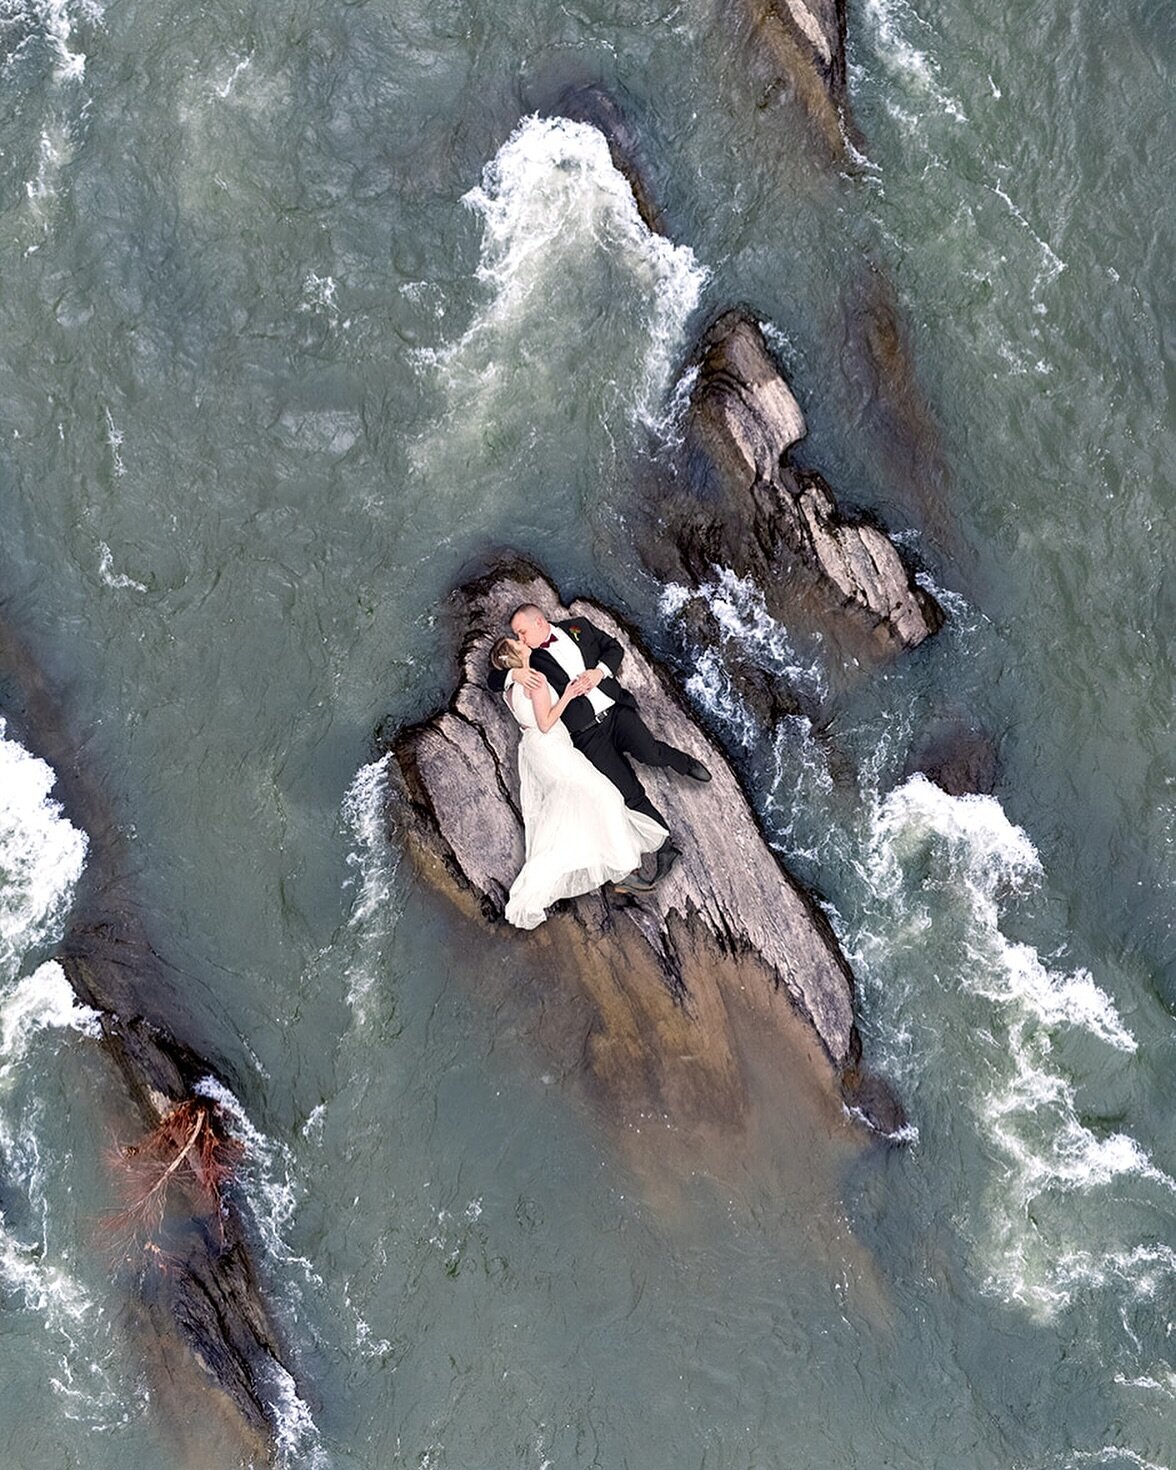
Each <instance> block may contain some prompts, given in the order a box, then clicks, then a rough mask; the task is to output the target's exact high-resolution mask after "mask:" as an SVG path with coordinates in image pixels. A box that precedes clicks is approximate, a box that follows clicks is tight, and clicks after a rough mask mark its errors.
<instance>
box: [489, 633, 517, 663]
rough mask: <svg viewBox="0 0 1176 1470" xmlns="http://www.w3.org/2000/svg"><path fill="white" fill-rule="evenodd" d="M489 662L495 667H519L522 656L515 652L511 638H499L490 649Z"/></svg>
mask: <svg viewBox="0 0 1176 1470" xmlns="http://www.w3.org/2000/svg"><path fill="white" fill-rule="evenodd" d="M490 662H491V663H492V664H493V665H494V667H495V668H496V669H521V668H522V666H523V660H522V656H521V655H520V654H519V653H518V652H516V650H515V646H514V639H513V638H500V639H499V640H498V642H497V643H496V644H495V645H494V647H493V648H492V649H491V650H490Z"/></svg>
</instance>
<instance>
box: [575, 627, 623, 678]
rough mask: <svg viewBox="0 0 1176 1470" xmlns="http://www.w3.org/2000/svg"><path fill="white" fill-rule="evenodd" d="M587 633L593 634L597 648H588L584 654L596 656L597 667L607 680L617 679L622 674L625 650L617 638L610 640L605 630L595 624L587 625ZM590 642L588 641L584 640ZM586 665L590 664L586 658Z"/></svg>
mask: <svg viewBox="0 0 1176 1470" xmlns="http://www.w3.org/2000/svg"><path fill="white" fill-rule="evenodd" d="M585 631H587V632H591V633H592V634H593V635H594V636H593V640H592V641H593V642H594V643H595V645H596V646H595V648H586V649H585V650H584V652H585V653H586V654H587V655H588V656H589V657H592V655H593V654H595V667H596V668H598V669H599V670H600V672H601V674H602V675H603V677H604V678H606V679H615V678H616V677H617V674H618V673H619V672H620V667H621V660H622V659H623V658H624V656H625V650H624V649H623V648H622V647H621V645H620V644H619V643H618V642H617V640H616V639H615V638H610V637H609V635H608V634H607V633H606V632H604V630H603V629H601V628H598V627H596V625H595V624H594V623H587V624H585ZM584 641H585V642H588V640H587V639H585V640H584ZM584 662H585V663H587V662H588V659H587V658H586V659H585V660H584Z"/></svg>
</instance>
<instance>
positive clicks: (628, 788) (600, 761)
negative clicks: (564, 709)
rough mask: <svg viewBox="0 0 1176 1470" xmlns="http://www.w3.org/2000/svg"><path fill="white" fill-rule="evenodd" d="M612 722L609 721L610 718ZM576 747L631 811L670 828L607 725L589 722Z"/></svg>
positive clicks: (576, 739) (577, 738)
mask: <svg viewBox="0 0 1176 1470" xmlns="http://www.w3.org/2000/svg"><path fill="white" fill-rule="evenodd" d="M609 723H611V721H610V722H609ZM575 746H576V749H577V750H580V751H583V753H584V754H585V755H586V756H587V757H588V759H589V760H590V761H591V762H592V764H593V765H594V766H595V767H596V769H597V770H598V771H599V772H600V773H601V774H602V775H604V776H607V777H608V779H609V780H610V781H611V782H612V783H613V785H614V786H615V787H616V788H617V790H618V791H619V792H620V793H621V799H622V800H623V801H624V803H625V805H626V806H627V807H628V808H629V810H630V811H634V812H641V814H642V815H643V816H646V817H652V818H653V820H654V821H655V822H657V823H658V825H659V826H662V827H664V828H665V829H666V831H667V832H669V830H670V824H669V822H667V821H666V819H665V817H663V816H662V814H661V812H659V811H658V809H657V807H655V806H654V804H653V802H652V801H650V799H649V797H648V796H646V794H645V787H644V786H642V784H641V782H640V781H638V779H637V777H636V775H635V774H634V772H633V767H632V766H631V765H630V764H629V762H628V761H627V760H626V759H625V757H624V756H623V755H622V754H621V752H620V751H619V750H618V749H617V747H616V743H615V742H614V741H613V739H612V738H611V736H610V734H609V731H608V728H607V726H606V725H591V726H589V728H588V729H587V730H586V731H581V732H580V733H579V734H577V735H576V736H575Z"/></svg>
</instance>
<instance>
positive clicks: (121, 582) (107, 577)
mask: <svg viewBox="0 0 1176 1470" xmlns="http://www.w3.org/2000/svg"><path fill="white" fill-rule="evenodd" d="M98 558H99V559H98V575H99V576H100V577H101V578H102V581H103V582H104V583H105V585H106V586H107V587H113V588H114V589H115V590H116V591H122V590H123V589H124V588H133V589H134V591H136V592H146V591H147V588H146V586H145V584H144V583H142V582H136V581H135V579H134V577H128V576H127V575H126V573H125V572H116V571H115V570H114V552H112V551H111V549H110V547H109V546H107V544H106V542H105V541H99V543H98Z"/></svg>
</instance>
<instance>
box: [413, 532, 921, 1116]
mask: <svg viewBox="0 0 1176 1470" xmlns="http://www.w3.org/2000/svg"><path fill="white" fill-rule="evenodd" d="M522 602H535V603H537V604H538V605H539V606H541V607H543V608H544V609H546V610H547V612H548V614H549V616H551V617H552V618H563V617H573V616H578V617H583V618H586V619H588V620H589V621H591V622H593V623H595V624H596V625H597V626H598V627H600V628H603V629H605V630H606V631H607V632H609V633H610V634H612V635H613V636H614V637H616V638H617V639H618V640H619V641H620V642H621V643H622V645H623V646H624V648H625V659H624V663H623V664H622V667H621V671H620V679H621V682H622V683H623V684H624V685H625V687H626V688H628V689H629V690H630V691H631V692H632V693H633V694H634V695H635V696H636V698H637V701H638V703H639V705H640V709H641V714H642V718H643V719H644V720H645V722H646V723H647V725H648V726H649V728H650V729H651V730H653V731H654V733H655V734H657V735H658V736H659V737H660V738H661V739H663V740H666V741H668V742H669V743H670V744H672V745H676V746H679V747H681V748H682V749H685V750H687V751H689V752H690V753H691V754H693V755H695V756H696V757H697V758H698V759H700V760H702V761H703V762H704V763H705V764H706V765H707V766H708V767H709V768H710V770H711V772H712V775H713V779H712V781H711V782H709V783H707V784H705V785H703V784H699V783H696V782H693V781H689V780H687V779H684V778H682V777H680V776H677V775H675V774H673V773H672V772H662V771H654V770H650V769H649V768H647V767H640V768H639V774H640V776H641V779H642V781H643V782H644V783H645V785H646V787H647V789H648V791H649V794H650V797H651V799H652V800H653V801H654V803H655V804H656V805H657V806H659V807H660V808H661V810H663V811H664V812H665V813H666V815H667V817H668V818H669V820H670V822H671V827H672V831H673V836H674V840H675V842H676V843H677V845H678V846H679V847H681V848H682V850H683V857H682V858H681V860H680V861H679V862H678V864H677V866H676V867H675V869H674V870H673V872H672V873H671V874H670V875H669V877H667V878H666V879H664V880H663V881H662V882H661V883H660V884H659V885H658V887H657V888H656V889H655V890H654V891H653V892H652V893H650V894H643V895H641V896H640V899H639V900H638V901H635V902H632V903H630V904H627V905H626V906H623V907H622V906H620V903H619V900H618V899H616V898H615V897H614V898H613V899H612V900H611V901H609V900H608V899H606V898H605V897H604V896H602V895H601V894H591V895H587V896H584V897H582V898H578V899H575V900H572V901H571V902H570V903H569V904H566V905H561V906H559V907H558V908H557V909H555V910H553V911H551V912H550V913H549V916H548V919H547V921H546V922H545V923H544V924H543V925H541V926H540V928H539V929H538V930H536V931H534V933H533V934H531V935H524V934H520V933H517V931H513V930H509V929H508V928H507V926H506V925H505V922H504V921H503V919H502V914H503V909H504V906H505V900H506V894H507V891H508V889H509V886H510V883H511V881H512V880H513V878H514V876H515V874H516V873H517V872H518V870H519V868H520V866H521V865H522V861H523V832H522V823H521V819H520V815H519V808H518V775H517V748H518V731H517V727H516V725H515V722H514V720H513V718H512V716H511V715H510V712H509V711H508V709H507V708H506V705H505V703H504V701H503V699H502V697H501V695H496V694H493V693H491V692H490V691H489V690H488V689H487V687H486V683H485V681H486V675H487V655H488V652H489V649H490V646H491V644H492V643H493V641H494V639H495V638H497V637H499V636H501V633H502V632H503V631H504V629H505V628H506V626H507V619H508V617H509V614H510V612H511V610H512V609H513V608H514V607H516V606H517V605H518V604H520V603H522ZM453 611H454V613H455V616H456V620H457V622H458V624H459V626H460V627H461V628H463V629H464V630H465V641H464V644H463V647H462V651H461V658H460V677H459V682H458V686H457V689H456V691H455V693H454V695H453V698H452V700H451V701H450V704H449V707H448V708H447V709H446V710H444V711H442V712H441V713H440V714H437V715H435V716H434V717H433V718H431V719H429V720H426V721H424V722H423V723H421V724H417V725H414V726H412V727H410V728H408V729H405V730H402V731H400V732H399V733H398V734H397V735H396V736H395V737H393V740H392V742H391V748H392V751H393V755H394V765H392V766H391V767H390V769H391V771H392V776H391V783H390V792H391V795H390V819H391V823H392V826H393V830H394V832H395V833H396V835H397V836H398V837H399V838H400V839H401V840H403V841H404V842H405V843H406V845H407V846H408V848H409V850H410V851H411V852H412V853H413V855H414V856H415V858H416V860H417V863H418V865H419V867H420V868H421V870H422V871H423V873H424V874H425V875H426V876H427V877H428V878H429V879H430V881H432V882H433V883H434V884H435V885H436V886H437V887H438V888H439V889H440V890H441V891H442V892H444V893H446V894H447V895H448V896H449V897H450V898H451V899H453V900H454V901H455V902H457V903H458V904H459V906H460V907H462V908H463V909H464V911H465V912H466V913H467V915H469V916H470V917H471V918H472V919H475V920H476V921H478V922H480V923H482V924H488V925H490V926H491V927H494V928H497V929H499V930H500V931H505V932H506V933H509V934H510V935H511V936H513V942H514V943H516V944H517V945H518V946H520V949H521V951H524V952H525V951H526V949H527V947H529V946H540V947H542V948H543V950H544V953H545V954H546V962H545V963H546V969H547V971H548V972H549V973H550V974H551V976H552V984H553V985H557V986H559V987H561V988H563V989H564V990H565V991H566V992H568V993H570V994H572V995H573V996H574V1001H575V1007H574V1008H575V1009H576V1010H577V1013H578V1014H579V1016H580V1018H581V1022H582V1024H583V1029H584V1032H585V1037H586V1039H585V1042H584V1057H583V1061H584V1067H585V1069H586V1071H587V1073H588V1075H589V1078H590V1080H591V1081H592V1082H593V1083H595V1084H596V1086H597V1087H598V1089H600V1090H601V1091H603V1092H604V1093H605V1094H606V1095H607V1096H608V1098H609V1099H610V1101H611V1102H613V1103H614V1104H616V1105H619V1106H620V1107H621V1109H622V1111H624V1110H625V1109H628V1110H629V1111H630V1112H632V1113H636V1112H640V1111H642V1110H646V1111H648V1110H649V1109H655V1110H660V1111H661V1112H662V1113H664V1114H666V1115H667V1116H672V1117H673V1118H674V1119H675V1120H677V1121H689V1122H695V1123H698V1122H708V1123H719V1124H725V1123H728V1122H732V1121H737V1120H738V1118H739V1116H740V1115H741V1113H742V1111H743V1108H744V1106H745V1101H746V1099H745V1082H744V1079H743V1077H742V1075H741V1064H740V1059H739V1054H738V1053H739V1047H738V1044H737V1041H736V1036H735V1030H736V1028H735V1026H734V1025H733V1016H734V1013H735V1012H736V1011H739V1012H740V1013H747V1014H750V1015H751V1016H752V1017H753V1023H754V1025H755V1027H756V1028H757V1029H758V1031H759V1032H760V1033H761V1034H762V1033H763V1031H764V1028H768V1029H769V1030H772V1029H774V1030H775V1031H776V1032H777V1033H778V1034H779V1038H780V1042H781V1046H782V1048H783V1050H782V1052H781V1062H782V1063H783V1061H784V1058H785V1057H788V1058H790V1059H791V1060H790V1062H789V1065H792V1064H794V1063H795V1060H796V1057H797V1056H798V1055H800V1054H803V1055H804V1056H805V1057H806V1063H805V1065H807V1066H808V1067H809V1068H810V1069H812V1071H813V1074H814V1075H816V1076H818V1077H819V1078H820V1081H821V1085H822V1086H823V1087H824V1088H825V1090H826V1091H827V1092H828V1093H829V1094H830V1095H833V1096H836V1097H840V1096H841V1095H842V1093H844V1092H848V1093H849V1094H850V1095H851V1096H853V1097H857V1096H859V1095H860V1096H864V1091H863V1079H862V1076H861V1073H860V1070H859V1066H858V1063H859V1058H860V1051H861V1046H860V1042H859V1039H858V1034H857V1029H856V1027H855V1024H854V1013H853V998H854V987H853V977H852V974H851V972H850V969H849V966H848V964H847V963H846V961H845V958H844V956H843V955H842V953H841V951H840V949H839V947H838V945H837V941H836V938H835V936H834V935H833V932H832V930H831V928H830V926H829V923H828V921H827V920H826V918H825V916H824V914H823V913H822V912H821V910H820V909H819V908H818V907H817V906H816V904H815V902H814V901H813V899H812V898H811V896H810V895H809V894H807V893H806V892H805V891H804V890H803V889H802V888H801V887H800V885H799V884H798V883H797V882H796V881H795V880H794V879H793V878H792V877H791V876H790V875H789V874H788V872H787V871H786V870H785V869H784V868H783V867H782V866H781V864H780V862H779V860H778V859H777V857H776V856H775V854H774V853H773V852H772V851H771V850H770V848H769V847H768V845H767V843H766V841H765V839H764V837H763V834H762V833H761V831H760V829H759V825H758V823H757V821H756V818H755V816H754V814H753V812H752V810H751V808H750V807H749V805H748V803H747V800H746V798H745V797H744V795H743V792H742V790H741V788H740V786H739V784H738V782H737V780H736V778H735V775H734V773H733V772H732V770H731V768H730V766H729V765H728V763H727V761H726V759H725V758H724V756H723V754H722V752H721V751H720V750H719V749H718V748H717V747H716V746H715V745H713V744H712V743H711V742H710V741H709V740H708V739H707V737H706V736H705V735H704V734H703V732H702V731H701V730H700V729H699V727H698V726H697V725H696V724H695V723H694V721H693V720H692V718H691V716H690V714H689V713H688V711H687V710H686V708H685V706H684V705H683V703H682V702H681V700H680V698H679V696H678V695H677V693H676V691H675V689H674V688H673V686H672V684H671V682H670V679H669V677H668V676H667V675H666V674H665V673H664V672H663V671H662V670H661V669H660V668H659V667H658V666H657V665H656V664H655V663H654V661H653V660H652V659H651V658H650V657H649V655H648V654H646V652H645V651H644V650H643V649H642V648H641V646H640V644H639V642H638V640H637V639H636V637H635V635H634V633H633V632H632V630H631V629H629V628H628V627H627V626H626V625H625V624H624V623H622V622H621V621H620V620H619V619H618V618H617V617H616V616H615V615H614V614H612V613H611V612H610V611H609V610H608V609H607V608H604V607H602V606H599V605H598V604H596V603H593V602H589V601H585V600H583V599H577V600H575V601H573V602H571V603H570V604H568V605H567V606H566V607H564V606H562V605H561V602H560V598H559V595H558V593H557V592H556V590H555V588H554V587H553V586H552V585H551V583H550V582H549V581H547V580H546V578H545V577H544V576H543V575H542V574H541V573H540V572H539V571H538V570H537V569H536V568H534V567H533V566H531V565H529V564H527V563H524V562H517V561H512V562H508V563H504V564H502V565H501V566H500V567H499V568H498V569H497V570H495V571H494V572H492V573H491V574H490V575H488V576H486V577H483V578H481V579H479V580H477V581H474V582H471V583H469V584H467V585H466V586H464V587H462V588H461V589H459V591H458V592H457V593H455V594H454V606H453ZM552 950H553V951H554V954H552V953H549V952H548V951H552ZM865 1090H867V1091H868V1090H869V1089H865ZM863 1110H864V1111H867V1112H877V1113H880V1114H882V1115H884V1116H882V1117H881V1118H880V1119H877V1120H876V1121H878V1122H879V1126H880V1127H882V1128H883V1130H884V1131H891V1129H892V1128H893V1127H895V1126H898V1122H900V1121H901V1120H900V1112H901V1110H900V1109H898V1106H897V1104H896V1103H894V1102H893V1100H892V1099H890V1100H888V1101H887V1100H884V1101H883V1102H882V1105H881V1106H880V1107H879V1108H876V1109H875V1108H872V1107H871V1108H867V1107H865V1106H864V1105H863Z"/></svg>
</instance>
